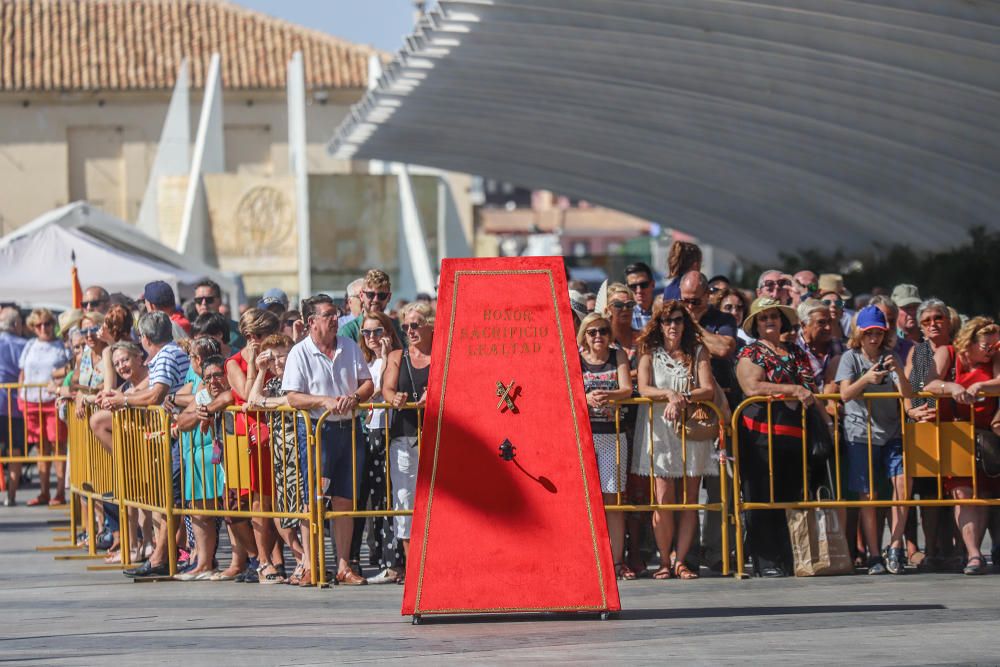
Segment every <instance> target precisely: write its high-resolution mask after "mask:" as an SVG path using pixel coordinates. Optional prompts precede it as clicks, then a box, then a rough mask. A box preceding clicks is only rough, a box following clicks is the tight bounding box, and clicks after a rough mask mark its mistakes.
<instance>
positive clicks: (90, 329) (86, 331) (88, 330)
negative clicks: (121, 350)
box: [80, 327, 101, 336]
mask: <svg viewBox="0 0 1000 667" xmlns="http://www.w3.org/2000/svg"><path fill="white" fill-rule="evenodd" d="M100 330H101V327H87V328H86V329H80V333H82V334H83V335H84V336H90V335H91V334H93V335H94V336H96V335H97V332H98V331H100Z"/></svg>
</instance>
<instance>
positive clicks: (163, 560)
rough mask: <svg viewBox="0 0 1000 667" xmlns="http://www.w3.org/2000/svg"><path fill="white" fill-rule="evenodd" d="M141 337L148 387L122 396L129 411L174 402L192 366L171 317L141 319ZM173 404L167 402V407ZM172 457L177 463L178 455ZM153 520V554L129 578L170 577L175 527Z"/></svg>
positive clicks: (157, 314) (163, 519)
mask: <svg viewBox="0 0 1000 667" xmlns="http://www.w3.org/2000/svg"><path fill="white" fill-rule="evenodd" d="M139 335H140V336H141V342H142V347H143V348H145V350H146V353H147V354H148V355H149V361H148V362H146V365H147V366H148V367H149V387H148V388H146V389H143V390H142V391H138V392H135V393H133V394H128V395H127V396H124V395H123V403H122V405H123V407H126V408H128V407H140V406H154V405H163V404H164V402H165V401H166V400H167V398H171V399H172V397H173V395H174V393H176V392H177V391H178V390H179V389H180V388H181V387H183V386H184V377H185V376H186V375H187V371H188V366H190V364H191V361H190V359H189V358H188V356H187V354H185V352H184V350H182V349H181V348H180V347H178V346H177V343H175V342H174V337H173V331H172V326H171V322H170V317H169V316H168V315H167V314H166V313H164V312H162V311H156V312H152V313H146V314H145V315H143V316H142V317H140V318H139ZM171 405H172V402H170V403H167V406H171ZM171 458H173V459H174V460H175V461H177V456H175V455H174V456H171ZM175 476H176V477H178V479H177V480H175V482H179V481H180V480H179V470H178V471H175ZM175 486H176V484H175ZM174 491H175V495H177V491H178V489H177V488H175V489H174ZM154 519H155V521H156V531H155V548H154V550H153V555H152V556H151V557H150V558H149V560H148V561H146V562H145V563H143V564H142V565H141V566H139V567H137V568H133V569H131V570H125V576H126V577H132V578H146V577H168V576H170V565H169V563H168V553H167V531H168V530H175V528H176V527H175V526H168V525H167V520H166V517H165V516H164V515H162V514H154Z"/></svg>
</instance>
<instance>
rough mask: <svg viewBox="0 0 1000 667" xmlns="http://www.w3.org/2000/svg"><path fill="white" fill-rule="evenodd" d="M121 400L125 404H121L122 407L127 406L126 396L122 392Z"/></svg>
mask: <svg viewBox="0 0 1000 667" xmlns="http://www.w3.org/2000/svg"><path fill="white" fill-rule="evenodd" d="M122 400H123V401H125V404H124V405H122V407H123V408H127V407H128V396H125V395H124V394H122Z"/></svg>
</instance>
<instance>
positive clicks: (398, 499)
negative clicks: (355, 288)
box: [382, 301, 434, 555]
mask: <svg viewBox="0 0 1000 667" xmlns="http://www.w3.org/2000/svg"><path fill="white" fill-rule="evenodd" d="M400 316H401V317H402V320H403V324H402V325H401V326H402V329H403V333H404V334H405V336H406V347H404V348H403V349H402V350H397V351H395V352H391V353H389V358H388V360H387V361H386V367H385V371H384V374H383V377H382V396H384V397H385V401H386V402H387V403H391V404H392V405H393V407H394V408H396V410H395V411H394V414H393V416H392V426H391V427H390V431H389V435H390V437H391V438H392V440H391V441H390V443H389V464H390V465H389V473H390V478H391V480H392V491H393V494H394V495H395V497H394V498H393V507H392V509H394V510H409V509H413V496H414V493H415V491H416V486H417V461H418V458H419V453H420V450H419V447H418V445H419V444H420V443H419V442H418V440H417V433H418V429H419V426H418V424H419V420H420V417H421V416H422V414H421V409H422V408H423V407H424V405H425V404H426V402H427V380H428V378H429V376H430V370H431V348H432V347H433V342H434V309H433V308H431V307H430V305H429V304H426V303H424V302H423V301H414V302H413V303H408V304H406V306H405V307H404V308H403V310H402V312H401V313H400ZM406 403H416V408H417V409H402V408H403V406H404V405H405V404H406ZM412 524H413V519H412V517H408V516H397V517H396V523H395V528H396V539H397V540H399V541H400V542H401V543H402V545H403V552H404V554H406V555H409V549H410V527H411V526H412Z"/></svg>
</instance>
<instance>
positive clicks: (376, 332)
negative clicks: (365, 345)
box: [361, 327, 385, 338]
mask: <svg viewBox="0 0 1000 667" xmlns="http://www.w3.org/2000/svg"><path fill="white" fill-rule="evenodd" d="M384 333H385V328H384V327H377V328H375V329H362V330H361V335H362V336H364V337H365V338H373V337H377V336H381V335H382V334H384Z"/></svg>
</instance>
